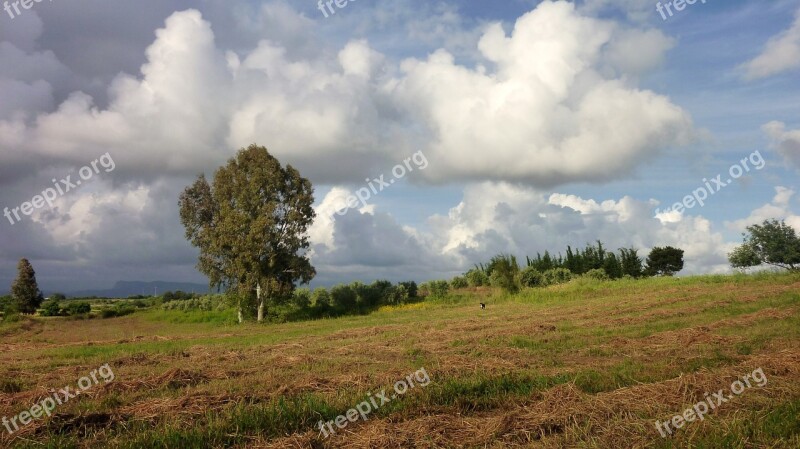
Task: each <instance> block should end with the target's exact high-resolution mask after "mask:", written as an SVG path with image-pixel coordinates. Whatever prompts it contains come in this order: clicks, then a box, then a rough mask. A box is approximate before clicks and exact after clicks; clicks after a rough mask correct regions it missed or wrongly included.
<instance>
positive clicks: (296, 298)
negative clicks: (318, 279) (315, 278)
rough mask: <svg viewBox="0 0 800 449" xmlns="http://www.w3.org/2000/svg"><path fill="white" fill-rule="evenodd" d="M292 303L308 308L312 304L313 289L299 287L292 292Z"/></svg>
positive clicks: (301, 307)
mask: <svg viewBox="0 0 800 449" xmlns="http://www.w3.org/2000/svg"><path fill="white" fill-rule="evenodd" d="M292 303H293V304H294V305H295V307H298V308H300V309H308V308H309V307H310V306H311V290H309V289H307V288H298V289H297V290H295V291H294V293H293V294H292Z"/></svg>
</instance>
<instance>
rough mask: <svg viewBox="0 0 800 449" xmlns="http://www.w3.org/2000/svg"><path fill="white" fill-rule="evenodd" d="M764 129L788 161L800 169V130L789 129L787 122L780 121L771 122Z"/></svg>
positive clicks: (777, 149) (773, 144) (773, 145)
mask: <svg viewBox="0 0 800 449" xmlns="http://www.w3.org/2000/svg"><path fill="white" fill-rule="evenodd" d="M762 129H763V130H764V132H765V133H766V134H767V135H768V136H769V137H770V139H772V147H773V148H775V150H776V151H777V152H778V154H780V155H781V156H783V159H784V160H785V161H786V163H787V164H789V165H791V166H794V167H795V168H798V169H800V130H791V131H787V130H786V124H785V123H783V122H778V121H773V122H769V123H767V124H766V125H764V126H763V127H762Z"/></svg>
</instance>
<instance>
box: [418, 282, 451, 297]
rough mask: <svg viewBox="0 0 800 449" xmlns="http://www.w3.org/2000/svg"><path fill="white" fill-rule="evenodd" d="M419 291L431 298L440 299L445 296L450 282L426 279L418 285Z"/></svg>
mask: <svg viewBox="0 0 800 449" xmlns="http://www.w3.org/2000/svg"><path fill="white" fill-rule="evenodd" d="M419 289H420V292H421V293H422V294H424V295H426V296H430V297H431V299H442V298H444V297H445V296H447V292H448V291H449V290H450V284H449V283H448V282H447V281H428V282H425V283H423V284H422V285H420V287H419Z"/></svg>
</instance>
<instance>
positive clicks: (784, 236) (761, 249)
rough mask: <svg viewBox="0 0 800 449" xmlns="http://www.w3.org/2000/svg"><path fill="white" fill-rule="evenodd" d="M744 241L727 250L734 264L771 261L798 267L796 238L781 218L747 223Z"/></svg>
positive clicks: (799, 253)
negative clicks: (754, 223)
mask: <svg viewBox="0 0 800 449" xmlns="http://www.w3.org/2000/svg"><path fill="white" fill-rule="evenodd" d="M747 231H748V232H749V235H748V234H743V236H744V243H743V244H742V245H741V246H739V247H737V248H736V249H734V250H733V252H731V253H730V254H728V260H729V261H730V263H731V265H732V266H733V267H734V268H747V267H755V266H758V265H761V264H767V265H772V266H775V267H779V268H783V269H786V270H797V269H800V238H798V236H797V233H796V231H795V230H794V228H792V227H791V226H789V225H787V224H786V223H785V222H783V221H778V220H774V219H773V220H765V221H764V223H762V224H760V225H757V224H756V225H752V226H748V227H747Z"/></svg>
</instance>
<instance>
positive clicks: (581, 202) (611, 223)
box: [312, 182, 733, 280]
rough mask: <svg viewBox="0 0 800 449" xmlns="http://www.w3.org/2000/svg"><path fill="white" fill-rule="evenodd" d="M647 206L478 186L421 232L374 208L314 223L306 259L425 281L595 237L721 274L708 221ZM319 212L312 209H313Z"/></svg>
mask: <svg viewBox="0 0 800 449" xmlns="http://www.w3.org/2000/svg"><path fill="white" fill-rule="evenodd" d="M337 194H338V193H337ZM335 195H336V194H333V196H335ZM323 203H325V202H323ZM654 204H655V201H654V200H649V201H640V200H636V199H634V198H631V197H627V196H625V197H623V198H620V199H618V200H604V201H597V200H594V199H586V198H581V197H578V196H575V195H568V194H562V193H550V194H548V193H545V192H542V191H539V190H536V189H534V188H530V187H521V186H514V185H511V184H507V183H491V182H485V183H480V184H475V185H471V186H469V187H466V188H465V189H464V194H463V198H462V200H461V202H460V203H459V204H458V205H456V206H454V207H453V208H451V209H450V211H449V213H448V214H447V215H446V216H444V215H433V216H431V217H429V219H428V221H427V225H426V226H425V228H424V229H421V228H420V229H415V228H410V227H401V226H400V225H399V223H397V222H396V220H395V219H394V218H393V217H391V216H389V215H387V214H385V213H383V212H381V211H374V210H373V211H369V212H366V211H362V212H360V213H359V212H356V211H353V212H351V213H349V214H347V215H346V216H345V219H344V221H343V222H342V223H341V224H340V222H339V221H340V220H337V221H336V222H335V223H334V222H326V223H324V224H320V228H324V229H325V231H326V232H317V233H315V237H312V240H314V251H315V254H314V256H313V261H314V263H315V264H317V266H318V268H319V267H324V269H323V270H320V271H329V270H334V271H335V270H337V269H341V267H342V266H343V265H347V261H356V260H357V261H359V263H363V262H361V261H366V260H373V262H374V268H375V269H377V270H385V269H386V268H387V264H388V266H394V267H397V269H396V270H395V271H397V272H400V273H418V274H421V276H422V279H430V278H435V277H447V276H452V275H453V274H454V273H459V272H463V271H465V270H467V269H469V268H470V267H471V266H472V265H473V264H474V263H476V262H478V261H485V260H488V259H489V258H491V257H492V256H494V255H495V254H498V253H501V252H503V253H512V254H516V255H518V256H520V257H524V256H525V255H535V253H536V252H544V251H545V250H549V251H550V252H551V253H558V252H563V251H564V249H565V248H566V247H567V245H571V246H572V247H573V248H574V247H582V246H583V245H585V244H587V243H590V242H594V241H595V240H597V239H599V240H601V241H602V242H603V243H604V244H605V245H606V246H607V248H609V249H611V250H616V249H617V248H622V247H625V248H628V247H631V246H633V247H636V248H638V249H640V255H643V256H646V255H647V252H649V250H650V249H651V248H653V247H655V246H666V245H671V246H675V247H679V248H683V249H684V250H685V251H686V254H685V258H686V271H685V272H683V274H690V273H706V272H725V271H727V270H728V264H727V259H726V255H727V253H728V252H729V251H730V250H731V249H732V247H733V244H731V243H727V242H725V240H724V238H723V236H722V234H721V233H719V232H717V231H715V230H714V229H713V226H712V224H711V222H710V221H709V220H708V219H706V218H703V217H678V218H677V219H676V220H674V221H661V220H658V219H655V218H653V217H652V208H653V206H654ZM325 207H326V206H325V205H324V204H323V205H320V208H319V209H318V211H322V210H324V209H325ZM378 223H379V224H380V225H379V226H376V224H378ZM315 226H316V225H315ZM317 231H321V229H317ZM350 263H352V262H350ZM362 268H363V271H364V273H365V276H366V277H365V278H364V279H367V280H369V279H374V276H375V274H374V273H373V274H372V275H370V274H369V270H367V269H366V268H364V267H362ZM379 272H380V271H379ZM385 272H387V273H391V270H389V271H385ZM370 276H372V277H370Z"/></svg>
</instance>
